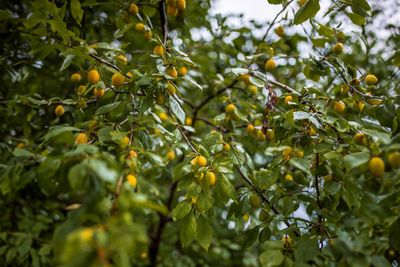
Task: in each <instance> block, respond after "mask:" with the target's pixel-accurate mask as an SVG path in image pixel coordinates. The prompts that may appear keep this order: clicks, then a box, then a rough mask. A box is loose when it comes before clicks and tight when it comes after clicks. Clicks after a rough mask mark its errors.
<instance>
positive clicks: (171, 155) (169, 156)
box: [167, 149, 175, 161]
mask: <svg viewBox="0 0 400 267" xmlns="http://www.w3.org/2000/svg"><path fill="white" fill-rule="evenodd" d="M167 159H168V160H169V161H171V160H174V159H175V151H174V150H173V149H172V150H170V151H168V153H167Z"/></svg>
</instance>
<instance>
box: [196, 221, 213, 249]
mask: <svg viewBox="0 0 400 267" xmlns="http://www.w3.org/2000/svg"><path fill="white" fill-rule="evenodd" d="M197 241H198V242H199V244H200V246H201V247H202V248H204V249H205V250H206V251H207V250H208V248H209V247H210V245H211V241H212V230H211V226H210V225H209V223H208V220H207V219H206V218H205V217H203V216H200V217H199V219H198V221H197Z"/></svg>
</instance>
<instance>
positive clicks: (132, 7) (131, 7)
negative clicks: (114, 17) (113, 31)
mask: <svg viewBox="0 0 400 267" xmlns="http://www.w3.org/2000/svg"><path fill="white" fill-rule="evenodd" d="M129 13H131V14H132V15H136V14H137V13H139V7H138V6H137V5H136V4H133V3H132V4H130V5H129Z"/></svg>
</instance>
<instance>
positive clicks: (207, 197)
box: [196, 191, 214, 212]
mask: <svg viewBox="0 0 400 267" xmlns="http://www.w3.org/2000/svg"><path fill="white" fill-rule="evenodd" d="M213 203H214V199H213V197H212V195H211V193H210V191H207V192H202V193H201V194H200V195H199V196H198V198H197V201H196V207H197V210H198V211H199V212H206V211H208V210H209V209H211V208H212V205H213Z"/></svg>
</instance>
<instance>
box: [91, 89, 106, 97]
mask: <svg viewBox="0 0 400 267" xmlns="http://www.w3.org/2000/svg"><path fill="white" fill-rule="evenodd" d="M104 92H105V91H104V89H101V88H95V89H94V90H93V95H94V96H95V97H103V96H104Z"/></svg>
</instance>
